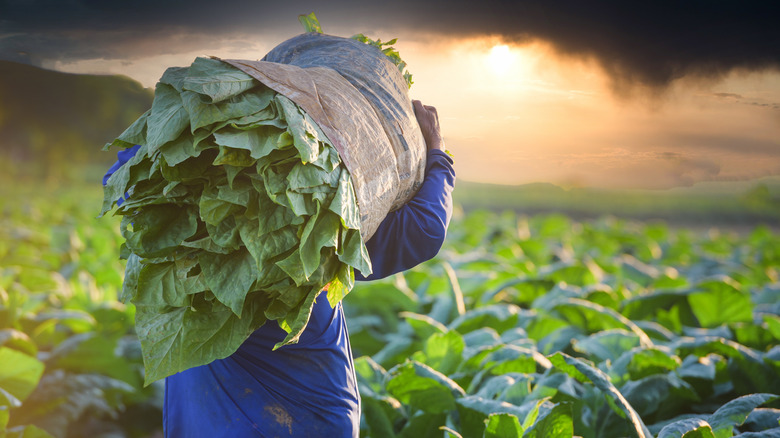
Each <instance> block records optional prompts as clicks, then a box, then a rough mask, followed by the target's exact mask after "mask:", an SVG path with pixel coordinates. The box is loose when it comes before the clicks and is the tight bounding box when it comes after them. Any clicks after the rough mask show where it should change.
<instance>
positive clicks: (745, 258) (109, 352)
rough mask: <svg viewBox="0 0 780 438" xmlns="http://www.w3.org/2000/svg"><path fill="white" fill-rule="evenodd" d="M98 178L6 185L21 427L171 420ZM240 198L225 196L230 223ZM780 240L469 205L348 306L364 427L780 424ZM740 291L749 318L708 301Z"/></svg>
mask: <svg viewBox="0 0 780 438" xmlns="http://www.w3.org/2000/svg"><path fill="white" fill-rule="evenodd" d="M161 150H165V148H161ZM204 153H205V152H204ZM215 157H216V155H214V154H213V155H212V156H211V160H213V159H214V158H215ZM130 177H132V175H130V173H128V178H130ZM186 178H189V177H186ZM226 178H227V177H226ZM240 179H241V178H240V175H238V176H237V178H236V179H235V181H240ZM239 184H240V183H239ZM96 186H97V184H95V186H93V187H89V188H84V187H73V188H70V189H67V190H63V189H56V188H55V189H51V191H50V192H47V190H43V189H41V188H37V187H29V188H28V189H22V190H19V191H14V192H11V191H9V190H5V191H2V192H0V193H1V194H2V197H0V199H2V201H3V204H2V205H0V213H2V224H1V225H2V226H0V237H1V238H0V266H2V268H0V355H12V356H13V358H18V360H17V359H14V360H13V361H8V360H2V363H3V364H4V365H5V364H6V363H13V364H14V366H13V367H5V366H3V367H0V390H1V391H0V394H3V395H2V396H0V400H7V401H4V402H0V426H2V425H3V423H4V422H5V433H6V436H46V435H42V434H44V433H48V434H50V435H51V436H56V437H60V436H61V437H65V436H96V432H95V431H97V430H121V432H118V433H119V434H120V435H119V436H149V435H151V434H152V433H153V431H154V430H155V429H159V427H160V425H161V424H162V420H161V415H160V409H161V398H160V397H161V394H162V393H161V386H160V385H156V384H155V385H152V386H150V387H147V388H144V387H143V383H142V382H143V365H142V358H141V349H140V344H139V342H138V340H137V338H136V337H135V335H134V328H133V317H134V315H135V312H136V310H135V307H134V306H132V305H127V306H126V305H124V304H121V303H119V302H117V296H118V295H119V294H120V292H121V290H120V288H119V285H120V284H121V283H122V276H121V273H122V272H123V269H124V262H122V261H120V260H117V258H116V255H117V254H118V253H119V246H120V242H121V240H122V236H121V235H120V234H119V231H118V222H119V221H118V218H103V219H101V220H95V219H94V217H93V216H94V214H93V213H94V210H95V208H96V206H97V205H99V203H100V202H99V199H98V193H97V192H98V190H99V189H98V188H97V187H96ZM4 187H9V186H4ZM233 187H234V188H240V185H238V184H234V185H233ZM25 190H27V191H25ZM216 195H219V192H218V191H217V193H216ZM242 196H243V195H240V194H239V193H236V194H235V196H232V197H231V198H230V199H231V201H233V202H227V203H226V204H231V205H222V206H220V205H219V204H215V205H214V207H215V208H212V209H210V210H209V211H211V212H212V214H214V218H213V219H214V221H215V222H216V219H217V218H218V217H219V215H220V214H222V213H220V212H223V213H224V212H226V214H230V212H231V211H232V209H233V205H240V204H241V203H242V202H243V201H242V199H243V198H242ZM210 199H211V198H210ZM213 199H216V200H219V199H221V198H220V197H219V196H215V197H213ZM242 208H243V206H242ZM268 226H269V227H270V228H273V226H272V225H268ZM237 238H238V239H241V236H240V235H239V236H237ZM229 241H230V239H227V238H226V239H225V244H228V243H229ZM713 241H715V242H716V243H713ZM138 245H145V244H144V243H143V242H142V241H139V243H138ZM189 245H190V246H191V247H192V248H201V249H203V248H208V249H209V251H208V252H209V253H212V254H220V255H226V254H228V253H229V252H228V253H226V254H222V253H221V252H219V251H220V248H224V247H221V246H219V245H217V244H216V243H214V242H212V241H210V240H197V241H192V242H189ZM724 245H728V246H727V247H728V248H729V249H728V250H724V248H726V246H724ZM778 247H780V238H779V237H778V236H777V235H776V234H775V233H773V232H772V231H771V230H769V229H766V228H759V229H756V230H754V231H752V232H746V233H742V234H739V235H732V234H730V233H702V234H698V233H694V232H691V231H686V230H678V229H673V228H670V227H668V226H665V225H663V224H659V223H654V224H651V225H649V224H642V223H630V222H624V221H619V220H615V219H602V220H597V221H590V222H578V221H574V220H571V219H569V218H566V217H564V216H549V217H548V216H532V217H527V218H526V217H517V216H516V215H514V214H511V213H508V214H502V215H496V214H492V213H488V212H475V213H470V214H469V215H466V216H459V217H458V216H456V218H455V219H454V220H453V223H452V225H451V227H450V230H449V235H448V240H447V242H446V243H445V247H444V248H443V250H442V252H441V253H440V255H439V256H438V257H437V258H436V259H435V260H433V261H432V262H429V263H425V264H423V265H421V266H418V267H416V268H414V269H412V270H411V271H408V272H406V273H404V274H403V275H397V276H394V277H393V278H388V279H385V280H380V281H377V282H370V283H361V284H359V285H358V286H356V287H355V288H354V290H353V291H352V292H350V294H349V297H347V298H346V299H345V301H344V308H345V311H346V312H347V313H348V319H347V321H348V323H349V325H350V327H349V329H350V340H351V343H352V346H353V348H354V350H355V353H356V356H359V357H357V358H356V359H355V370H356V375H357V379H358V385H359V390H360V394H361V399H362V409H363V410H362V412H363V422H362V426H363V430H362V431H361V436H366V437H370V436H373V437H416V436H452V437H458V436H459V437H481V436H522V437H556V436H561V437H569V436H575V435H576V436H582V437H587V438H595V437H601V436H655V437H660V436H663V437H696V436H700V437H723V436H737V435H739V436H745V437H750V436H776V435H777V432H778V430H780V422H778V420H779V419H780V409H778V400H777V398H776V396H775V395H772V394H778V393H780V387H778V382H777V378H776V377H777V375H778V373H780V346H779V345H778V344H779V342H780V334H779V333H780V331H778V327H780V323H779V322H778V321H780V307H778V302H780V300H778V298H779V297H780V289H779V288H778V287H777V279H778V273H780V257H779V256H778V253H777V251H776V248H778ZM160 248H161V247H155V248H152V250H154V251H160V250H162V249H160ZM628 255H630V258H629V257H627V256H628ZM245 256H246V255H245V254H244V257H245ZM239 260H240V259H239ZM127 264H128V266H129V269H128V271H127V274H126V275H127V277H133V276H135V278H136V280H135V281H143V282H148V283H150V284H156V285H157V287H158V288H160V290H161V293H160V294H159V296H160V297H161V299H162V300H166V302H176V301H177V300H178V299H180V298H179V296H178V295H177V294H176V293H175V288H174V291H173V292H174V293H171V290H170V288H169V287H168V286H166V285H170V279H171V274H170V273H171V271H173V270H175V267H176V265H175V264H174V265H172V266H169V265H166V264H165V263H161V265H162V266H160V267H159V268H158V269H157V270H149V271H144V273H143V275H140V271H141V269H140V268H142V266H140V264H138V263H137V258H134V257H131V258H130V259H129V260H128V261H127ZM236 265H237V266H240V265H241V263H238V262H236ZM134 266H135V267H134ZM239 269H240V268H239ZM134 272H135V273H134ZM563 272H566V273H565V274H563ZM564 276H565V278H566V282H565V283H564V282H563V281H562V280H561V279H562V278H564ZM174 278H175V277H174ZM225 280H226V281H227V279H225ZM671 280H675V281H676V283H674V284H671V283H670V281H671ZM679 280H682V281H679ZM174 283H175V282H174ZM188 287H189V288H191V289H190V290H198V288H199V287H200V288H203V289H202V290H205V288H207V287H208V286H207V285H206V284H205V282H204V283H198V282H192V283H190V284H188ZM456 290H457V293H456ZM128 295H130V294H129V292H128ZM743 297H747V298H748V299H749V303H746V302H745V301H744V298H743ZM223 298H225V299H226V300H227V301H228V302H231V299H232V298H230V296H227V297H223ZM730 299H735V300H736V301H735V302H738V303H746V304H745V305H746V306H747V308H748V310H749V312H750V315H749V317H746V316H745V313H744V310H739V309H729V308H725V307H723V306H722V305H721V303H719V302H711V301H713V300H730ZM702 303H703V304H702ZM245 305H246V303H245ZM699 305H703V306H705V307H706V308H707V309H714V310H712V311H711V312H709V313H707V314H705V313H703V311H702V309H701V308H699V307H698V306H699ZM235 307H236V308H237V306H235ZM231 315H235V313H234V312H233V310H232V309H231V308H230V307H228V306H225V309H224V314H223V316H224V317H226V318H228V317H232V316H231ZM145 327H146V326H144V325H143V324H142V325H141V326H139V329H144V328H145ZM11 351H12V353H11ZM361 355H362V356H361ZM21 357H24V359H20V358H21ZM25 370H27V371H25ZM40 370H42V373H41V374H40V375H39V374H37V373H38V372H39V371H40ZM5 376H7V377H5ZM30 387H33V389H32V391H30ZM28 391H30V392H29V393H28ZM25 394H27V395H26V396H25ZM3 397H5V398H3ZM12 398H13V399H15V400H16V401H15V402H11V399H12ZM101 428H102V429H101ZM0 430H2V429H0ZM36 433H37V434H40V435H34V434H36ZM24 434H27V435H24Z"/></svg>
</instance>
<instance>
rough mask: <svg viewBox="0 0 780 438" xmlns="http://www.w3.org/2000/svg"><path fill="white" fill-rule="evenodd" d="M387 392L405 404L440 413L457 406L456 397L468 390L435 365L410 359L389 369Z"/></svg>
mask: <svg viewBox="0 0 780 438" xmlns="http://www.w3.org/2000/svg"><path fill="white" fill-rule="evenodd" d="M388 374H389V380H388V381H387V392H389V393H390V394H391V395H393V397H395V398H397V399H398V400H399V401H401V402H402V403H405V404H408V405H410V406H412V407H414V408H415V409H420V410H422V411H424V412H428V413H432V414H438V413H443V412H447V411H450V410H452V409H454V408H455V399H456V398H458V397H462V396H463V395H465V391H463V389H462V388H461V387H460V386H459V385H458V384H457V383H455V382H454V381H452V380H450V379H449V378H448V377H447V376H445V375H444V374H441V373H440V372H438V371H436V370H434V369H433V368H431V367H429V366H427V365H424V364H421V363H419V362H416V361H408V362H406V363H404V364H401V365H397V366H396V367H394V368H393V369H391V370H389V371H388Z"/></svg>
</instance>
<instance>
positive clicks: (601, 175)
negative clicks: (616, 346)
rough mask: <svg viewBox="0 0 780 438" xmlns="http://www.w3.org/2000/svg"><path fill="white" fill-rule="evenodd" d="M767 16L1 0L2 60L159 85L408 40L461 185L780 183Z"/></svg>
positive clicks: (775, 77) (511, 4) (697, 8)
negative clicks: (276, 50) (219, 69)
mask: <svg viewBox="0 0 780 438" xmlns="http://www.w3.org/2000/svg"><path fill="white" fill-rule="evenodd" d="M771 3H772V2H766V1H726V0H707V1H703V0H702V1H671V0H665V1H664V0H661V1H653V2H632V1H625V0H621V1H603V0H593V1H587V2H584V1H578V0H566V1H561V0H548V1H542V0H515V1H496V0H484V1H480V2H465V1H458V0H453V1H446V2H444V1H428V2H421V1H409V0H397V1H394V2H381V3H380V2H368V1H360V2H358V1H344V0H342V1H329V2H315V1H285V2H281V1H278V0H277V1H274V2H265V1H249V0H244V1H241V0H221V1H218V2H215V1H205V0H186V1H184V0H171V1H164V0H136V1H134V2H126V1H123V2H117V1H110V0H102V1H101V0H0V59H4V60H11V61H16V62H22V63H26V64H32V65H37V66H40V67H44V68H48V69H54V70H59V71H65V72H73V73H90V74H122V75H126V76H129V77H131V78H133V79H135V80H137V81H139V82H141V83H142V84H143V85H144V86H146V87H153V86H154V83H155V82H156V80H157V79H158V78H159V77H160V76H161V75H162V72H163V71H164V70H165V69H166V68H167V67H170V66H183V65H188V64H189V63H191V62H192V60H193V59H194V58H195V57H197V56H203V55H213V56H218V57H222V58H239V59H259V58H262V56H263V55H264V54H265V53H267V52H268V51H269V50H270V49H271V48H273V47H274V46H276V45H277V44H279V43H281V42H282V41H284V40H286V39H288V38H290V37H293V36H295V35H297V34H299V33H301V32H302V27H301V26H300V24H299V23H298V21H297V16H298V15H299V14H302V13H309V12H315V13H316V14H317V16H318V18H319V20H320V22H321V24H322V27H323V30H324V32H325V33H329V34H332V35H339V36H345V37H348V36H351V35H353V34H356V33H364V34H366V35H368V36H370V37H372V38H380V39H382V40H389V39H391V38H398V43H397V44H396V48H397V49H398V50H399V52H400V54H401V57H402V58H403V59H404V60H405V61H406V62H407V64H408V69H409V71H411V73H412V74H413V75H414V81H415V83H414V85H413V86H412V88H411V90H410V95H411V97H412V98H415V99H420V100H422V101H423V102H424V103H426V104H429V105H434V106H436V107H437V109H438V112H439V115H440V118H441V125H442V131H443V134H444V139H445V143H446V145H447V147H448V149H450V150H451V151H452V152H453V154H454V156H455V162H456V164H455V166H456V172H457V174H458V178H459V179H462V180H468V181H477V182H489V183H500V184H525V183H533V182H549V183H554V184H558V185H562V186H564V187H579V186H595V187H618V188H643V189H668V188H673V187H680V186H690V185H692V184H695V183H697V182H702V181H734V180H750V179H755V178H761V177H765V176H776V175H780V50H778V47H780V26H777V25H776V15H775V14H774V9H773V8H772V7H771Z"/></svg>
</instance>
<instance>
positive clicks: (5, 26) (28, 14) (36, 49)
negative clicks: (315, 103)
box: [0, 0, 780, 89]
mask: <svg viewBox="0 0 780 438" xmlns="http://www.w3.org/2000/svg"><path fill="white" fill-rule="evenodd" d="M312 10H314V11H316V12H317V15H318V16H319V17H320V20H321V22H322V23H323V25H324V27H325V30H326V31H327V30H328V28H329V27H337V26H347V27H350V26H351V27H355V28H356V31H357V29H359V30H367V31H371V30H374V29H383V30H385V29H386V30H404V31H412V32H420V33H436V34H444V35H453V36H470V35H484V34H493V35H500V36H501V37H503V38H504V39H505V40H506V41H511V42H523V41H528V40H531V39H540V40H545V41H548V42H550V43H551V44H552V45H553V46H554V47H555V48H556V49H557V50H558V51H559V52H561V53H563V54H567V55H571V56H578V57H592V58H594V59H596V60H597V61H598V62H599V63H600V64H601V65H602V67H603V68H604V69H605V71H606V72H608V73H609V74H610V75H611V77H612V78H613V79H614V84H615V86H616V87H617V88H621V87H622V86H624V85H631V84H637V83H641V84H644V85H647V86H651V87H654V88H658V89H660V88H663V87H664V86H665V85H668V84H669V83H670V82H671V81H673V80H675V79H677V78H680V77H683V76H697V77H707V78H718V77H720V76H722V75H724V74H726V73H728V72H729V71H731V70H734V69H744V70H761V69H767V68H775V69H776V68H778V66H780V50H778V47H780V26H778V25H777V20H776V14H775V11H774V6H773V2H769V1H728V0H706V1H705V0H698V1H672V0H665V1H651V2H647V1H645V2H635V1H626V0H611V1H605V0H601V1H582V0H555V1H543V0H525V1H498V0H483V1H481V2H473V1H462V0H450V1H446V2H445V1H425V2H418V1H412V0H396V1H393V2H376V3H369V2H365V1H361V2H355V1H346V0H342V1H331V2H327V3H322V2H315V1H299V2H294V1H280V0H275V1H272V2H263V1H249V0H245V1H242V0H222V1H213V0H209V1H205V0H186V1H185V0H177V1H160V0H136V1H133V2H127V1H122V2H115V1H105V0H103V1H100V0H0V17H2V18H0V58H5V59H14V58H16V59H23V58H27V59H28V60H29V61H30V62H34V61H35V60H36V59H77V58H79V57H86V56H100V57H106V58H110V57H120V58H121V57H123V56H128V55H127V53H126V52H123V51H119V50H117V49H116V47H117V45H120V44H125V45H126V46H129V44H128V41H132V40H133V39H134V38H139V37H143V36H144V35H150V34H152V35H156V37H157V38H159V39H160V41H161V42H163V41H164V37H165V35H168V34H175V33H181V32H189V33H201V34H209V35H212V36H214V37H215V38H216V37H217V36H220V35H225V34H228V33H241V32H243V33H253V34H262V33H264V32H269V33H270V32H274V33H277V34H278V33H281V34H288V35H290V36H292V35H293V34H295V33H297V32H299V29H300V28H299V27H298V25H297V23H295V17H296V16H297V15H298V14H300V13H306V12H309V11H312ZM101 35H109V37H107V38H102V37H101ZM84 47H89V49H87V50H84ZM165 48H166V46H165V44H160V45H159V47H157V49H159V50H164V49H165ZM153 49H154V48H146V50H149V51H151V50H153ZM173 49H174V48H173V47H168V50H173Z"/></svg>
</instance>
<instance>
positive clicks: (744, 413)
mask: <svg viewBox="0 0 780 438" xmlns="http://www.w3.org/2000/svg"><path fill="white" fill-rule="evenodd" d="M778 398H780V396H777V395H774V394H750V395H745V396H742V397H739V398H737V399H734V400H732V401H730V402H728V403H726V404H725V405H723V406H721V407H720V408H718V410H717V411H715V412H714V413H713V414H712V415H710V416H709V417H708V418H707V422H708V423H709V424H710V425H712V430H713V432H714V434H715V437H716V438H723V437H729V436H732V435H733V433H734V432H733V431H734V427H735V426H740V425H741V424H742V423H743V422H744V421H745V419H747V417H748V415H749V414H750V412H751V411H752V410H753V409H755V408H757V407H759V406H761V405H763V404H764V403H768V402H770V401H773V400H777V399H778Z"/></svg>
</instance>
